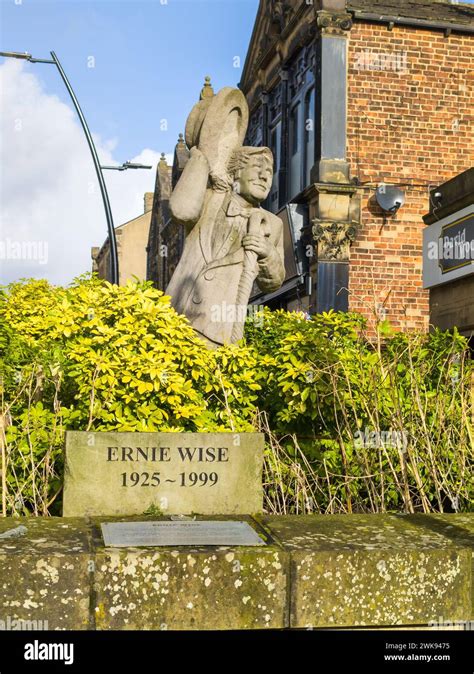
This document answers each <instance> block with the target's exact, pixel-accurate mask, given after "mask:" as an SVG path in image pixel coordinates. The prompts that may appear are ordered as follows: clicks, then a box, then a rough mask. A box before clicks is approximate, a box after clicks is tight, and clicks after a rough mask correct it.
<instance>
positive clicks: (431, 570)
mask: <svg viewBox="0 0 474 674" xmlns="http://www.w3.org/2000/svg"><path fill="white" fill-rule="evenodd" d="M116 519H117V518H111V517H107V518H105V517H104V518H97V519H95V520H93V521H91V520H83V519H76V518H74V519H72V518H37V519H36V518H28V519H27V518H15V519H13V518H6V519H0V535H1V534H2V533H4V532H6V531H7V530H11V529H14V528H16V527H18V526H20V525H23V526H25V527H26V529H27V531H26V533H25V535H23V536H20V537H18V538H8V539H0V628H1V626H2V621H3V623H6V622H7V621H10V623H11V622H12V621H18V620H23V621H28V622H30V621H37V622H38V624H41V623H43V624H44V622H45V621H47V623H48V624H47V626H48V628H49V629H105V630H107V629H118V630H120V629H169V630H180V629H196V630H199V629H201V630H202V629H224V630H225V629H260V628H284V627H293V628H300V629H301V628H305V627H306V628H307V627H312V628H315V629H318V628H325V627H336V628H337V627H339V628H350V627H359V628H361V627H378V628H383V627H390V626H397V625H399V626H400V625H404V626H412V627H413V628H415V627H416V626H417V625H427V624H428V623H429V622H430V621H438V620H439V619H440V618H442V619H443V620H445V621H453V622H456V621H469V620H470V619H472V617H473V612H472V608H473V603H472V597H473V580H472V578H473V550H474V515H471V514H462V515H310V516H255V517H254V518H250V517H212V518H210V517H203V518H202V519H246V520H248V521H249V522H250V523H252V524H253V526H254V527H255V528H256V529H257V530H258V532H259V533H260V534H262V532H263V535H264V537H266V542H267V545H266V547H265V548H258V547H237V546H234V547H225V548H219V547H189V548H182V547H180V548H123V549H117V548H105V547H104V545H103V542H102V538H101V535H100V529H99V524H100V522H101V521H114V520H116ZM120 519H121V520H124V521H130V519H135V520H137V519H139V520H144V519H152V520H159V519H167V518H156V517H154V518H145V517H135V518H120Z"/></svg>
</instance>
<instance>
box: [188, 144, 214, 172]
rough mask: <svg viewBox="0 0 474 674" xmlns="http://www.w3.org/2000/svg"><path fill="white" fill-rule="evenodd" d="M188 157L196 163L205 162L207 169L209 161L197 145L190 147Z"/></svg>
mask: <svg viewBox="0 0 474 674" xmlns="http://www.w3.org/2000/svg"><path fill="white" fill-rule="evenodd" d="M189 158H190V159H192V160H193V164H196V165H198V164H199V163H202V164H205V165H206V166H207V169H208V170H209V162H208V161H207V157H206V155H205V154H204V153H203V152H201V150H200V149H199V148H198V147H192V148H191V151H190V153H189Z"/></svg>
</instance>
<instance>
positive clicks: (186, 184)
mask: <svg viewBox="0 0 474 674" xmlns="http://www.w3.org/2000/svg"><path fill="white" fill-rule="evenodd" d="M207 86H209V85H207ZM203 91H204V92H205V91H206V89H204V90H203ZM247 123H248V108H247V102H246V100H245V97H244V95H243V94H242V92H241V91H240V90H239V89H233V88H230V87H226V88H224V89H222V90H221V91H220V92H219V93H218V94H217V95H216V96H214V95H213V94H211V96H209V95H207V96H204V97H202V98H201V101H200V102H199V103H198V104H197V105H196V106H195V107H194V108H193V110H192V112H191V114H190V115H189V117H188V121H187V123H186V143H187V145H188V147H189V148H190V149H191V151H190V157H189V160H188V162H187V164H186V166H185V168H184V170H183V173H182V175H181V177H180V179H179V181H178V183H177V185H176V187H175V189H174V191H173V194H172V195H171V199H170V210H171V214H172V217H173V219H174V220H175V221H176V222H177V223H179V224H181V225H183V226H184V227H185V229H186V240H185V245H184V250H183V254H182V256H181V259H180V261H179V263H178V265H177V267H176V269H175V271H174V274H173V276H172V278H171V280H170V283H169V285H168V287H167V289H166V294H167V295H170V296H171V302H172V305H173V306H174V308H175V309H176V311H178V312H179V313H182V314H185V315H186V316H187V317H188V319H189V321H190V323H191V324H192V326H193V327H194V328H195V330H196V331H197V332H198V333H199V335H200V336H201V337H202V338H203V339H204V340H205V341H206V342H207V344H208V346H209V347H211V348H215V347H217V346H219V345H221V344H228V343H232V342H236V341H238V340H239V339H241V337H242V334H243V327H244V322H245V317H246V314H247V305H248V301H249V297H250V293H251V290H252V286H253V283H254V281H256V282H257V285H258V287H259V288H260V289H261V290H262V291H263V292H272V291H274V290H277V289H278V288H279V287H280V286H281V284H282V283H283V280H284V278H285V269H284V261H283V223H282V221H281V219H280V218H278V217H277V216H275V215H274V214H273V213H270V212H268V211H266V210H264V209H263V208H261V207H260V203H261V202H262V201H263V200H264V199H266V197H267V196H268V194H269V192H270V188H271V184H272V178H273V156H272V153H271V150H269V149H268V148H266V147H243V146H242V141H243V138H244V136H245V132H246V128H247Z"/></svg>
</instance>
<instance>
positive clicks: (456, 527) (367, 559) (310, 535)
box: [262, 515, 474, 628]
mask: <svg viewBox="0 0 474 674" xmlns="http://www.w3.org/2000/svg"><path fill="white" fill-rule="evenodd" d="M472 522H473V516H472V515H459V516H457V515H444V516H430V515H413V516H409V515H309V516H300V517H298V518H296V517H291V516H288V517H285V516H283V517H281V516H273V517H272V516H270V517H263V518H262V523H263V524H264V525H266V526H268V528H269V530H270V531H271V532H272V534H273V535H274V536H275V538H276V539H277V540H278V541H279V542H280V543H281V544H282V546H283V548H284V549H285V550H287V551H288V552H289V553H290V558H291V571H290V573H291V600H290V601H291V604H290V626H291V627H297V628H305V627H306V628H308V627H313V628H317V627H319V628H321V627H350V626H352V627H356V626H378V627H380V626H395V625H427V624H428V623H430V622H432V621H438V620H439V619H440V618H441V619H443V620H447V621H467V620H469V619H470V617H471V610H472V605H471V591H472V590H471V588H472V570H471V565H472V549H473V548H474V540H473V536H472V533H470V531H469V525H470V524H472Z"/></svg>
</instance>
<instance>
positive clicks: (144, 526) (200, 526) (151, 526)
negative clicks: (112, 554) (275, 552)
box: [101, 520, 265, 548]
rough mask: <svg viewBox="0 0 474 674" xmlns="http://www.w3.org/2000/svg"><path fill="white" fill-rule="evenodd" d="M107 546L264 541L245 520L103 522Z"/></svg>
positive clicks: (256, 542) (233, 543)
mask: <svg viewBox="0 0 474 674" xmlns="http://www.w3.org/2000/svg"><path fill="white" fill-rule="evenodd" d="M101 527H102V536H103V538H104V544H105V546H106V547H115V548H128V547H154V546H158V547H159V546H171V547H176V546H181V545H191V546H193V545H195V546H196V545H217V546H221V545H252V546H253V545H265V542H264V541H263V540H262V539H261V538H260V536H259V535H258V534H257V532H256V531H255V530H254V529H252V527H251V526H250V524H248V523H247V522H234V521H231V522H214V521H212V522H206V521H194V520H193V521H187V522H104V523H103V524H102V525H101Z"/></svg>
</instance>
